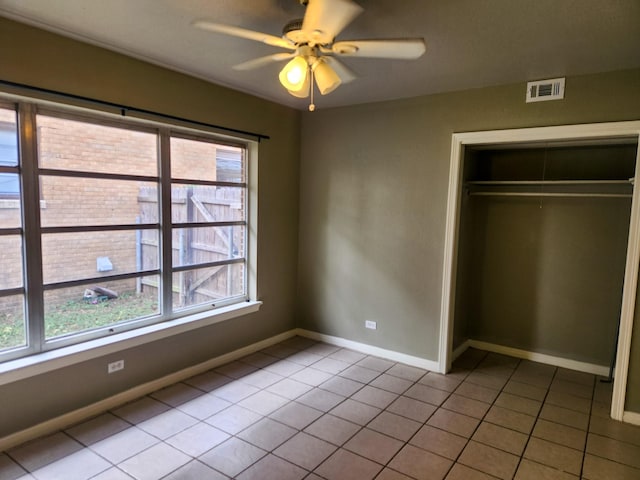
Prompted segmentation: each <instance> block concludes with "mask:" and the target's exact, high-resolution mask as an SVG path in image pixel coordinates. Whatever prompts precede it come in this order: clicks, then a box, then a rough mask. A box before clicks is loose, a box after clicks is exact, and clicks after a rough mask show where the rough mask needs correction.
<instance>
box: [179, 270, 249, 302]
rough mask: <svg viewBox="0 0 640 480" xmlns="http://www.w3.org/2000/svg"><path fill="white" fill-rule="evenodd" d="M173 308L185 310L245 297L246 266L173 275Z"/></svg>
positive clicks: (189, 271)
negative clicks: (231, 298) (226, 299)
mask: <svg viewBox="0 0 640 480" xmlns="http://www.w3.org/2000/svg"><path fill="white" fill-rule="evenodd" d="M173 292H174V293H173V307H174V308H185V307H193V306H195V305H201V304H205V303H211V304H215V303H216V302H217V301H219V300H222V299H225V298H229V297H235V296H242V295H245V293H246V292H245V279H244V264H243V263H235V264H233V265H223V266H219V267H213V268H199V269H194V270H188V271H186V272H178V273H174V274H173Z"/></svg>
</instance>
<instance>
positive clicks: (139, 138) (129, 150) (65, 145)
mask: <svg viewBox="0 0 640 480" xmlns="http://www.w3.org/2000/svg"><path fill="white" fill-rule="evenodd" d="M37 122H38V144H39V145H38V146H39V156H40V158H39V164H40V167H41V168H51V169H57V170H74V171H82V172H100V173H118V174H134V175H151V176H157V175H158V155H157V137H156V135H155V134H153V133H146V132H138V131H135V130H129V129H125V128H118V127H111V126H105V125H96V124H92V123H86V122H82V121H77V120H68V119H63V118H57V117H49V116H46V115H38V117H37Z"/></svg>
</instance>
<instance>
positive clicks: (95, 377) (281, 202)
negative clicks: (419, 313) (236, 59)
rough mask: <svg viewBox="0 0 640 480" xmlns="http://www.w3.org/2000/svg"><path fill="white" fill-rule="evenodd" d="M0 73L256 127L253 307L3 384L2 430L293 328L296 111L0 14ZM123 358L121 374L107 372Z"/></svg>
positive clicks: (0, 394)
mask: <svg viewBox="0 0 640 480" xmlns="http://www.w3.org/2000/svg"><path fill="white" fill-rule="evenodd" d="M0 78H1V79H3V80H9V81H13V82H19V83H23V84H28V85H34V86H38V87H43V88H48V89H53V90H59V91H62V92H68V93H72V94H76V95H82V96H86V97H91V98H97V99H101V100H105V101H110V102H115V103H122V104H126V105H131V106H135V107H138V108H142V109H148V110H154V111H158V112H162V113H165V114H170V115H175V116H179V117H185V118H189V119H193V120H199V121H203V122H209V123H213V124H218V125H224V126H227V127H232V128H236V129H242V130H249V131H255V132H260V133H263V134H266V135H269V136H270V137H271V139H270V140H267V141H263V142H262V143H261V144H260V147H259V164H260V166H259V184H260V186H259V220H258V231H259V240H258V258H259V259H258V266H257V268H258V297H259V298H260V299H261V300H263V301H264V305H263V306H262V308H261V310H260V311H259V312H258V313H255V314H252V315H250V316H246V317H243V318H238V319H235V320H231V321H228V322H224V323H220V324H216V325H213V326H210V327H207V328H202V329H199V330H196V331H193V332H190V333H185V334H182V335H178V336H176V337H173V338H168V339H166V340H162V341H158V342H154V343H150V344H147V345H144V346H142V347H138V348H135V349H132V350H128V351H125V352H122V353H119V354H117V356H113V357H108V358H98V359H95V360H92V361H88V362H85V363H82V364H78V365H75V366H71V367H68V368H64V369H60V370H57V371H53V372H50V373H47V374H44V375H40V376H37V377H33V378H29V379H26V380H22V381H19V382H15V383H12V384H8V385H5V386H1V387H0V402H1V404H2V415H1V416H0V437H2V436H3V435H6V434H8V433H11V432H15V431H18V430H20V429H23V428H26V427H29V426H31V425H34V424H37V423H39V422H41V421H44V420H46V419H49V418H51V417H54V416H57V415H60V414H62V413H65V412H68V411H70V410H73V409H76V408H79V407H81V406H84V405H87V404H90V403H92V402H95V401H97V400H100V399H102V398H105V397H108V396H110V395H114V394H116V393H118V392H121V391H124V390H126V389H129V388H131V387H134V386H136V385H138V384H140V383H144V382H147V381H150V380H153V379H155V378H158V377H160V376H163V375H166V374H168V373H171V372H174V371H177V370H179V369H182V368H184V367H187V366H190V365H193V364H196V363H199V362H202V361H205V360H207V359H210V358H212V357H215V356H216V355H219V354H223V353H226V352H229V351H232V350H234V349H236V348H239V347H242V346H245V345H248V344H250V343H253V342H256V341H259V340H262V339H265V338H268V337H270V336H273V335H276V334H278V333H281V332H283V331H287V330H289V329H291V328H293V327H294V326H295V325H294V295H295V290H296V269H297V265H296V257H297V241H298V238H297V231H298V191H299V189H298V165H299V162H298V159H299V155H300V138H299V130H300V118H299V117H300V115H299V113H298V112H297V111H294V110H292V109H289V108H286V107H282V106H279V105H276V104H274V103H270V102H266V101H264V100H260V99H258V98H255V97H252V96H249V95H245V94H242V93H239V92H235V91H232V90H229V89H226V88H222V87H218V86H215V85H212V84H209V83H207V82H204V81H200V80H196V79H194V78H190V77H187V76H185V75H181V74H178V73H175V72H171V71H169V70H165V69H162V68H158V67H155V66H152V65H149V64H146V63H144V62H140V61H137V60H133V59H131V58H127V57H125V56H122V55H118V54H115V53H112V52H109V51H106V50H103V49H100V48H96V47H93V46H89V45H86V44H82V43H78V42H75V41H72V40H68V39H64V38H62V37H59V36H56V35H52V34H50V33H46V32H44V31H41V30H37V29H33V28H30V27H26V26H23V25H20V24H18V23H14V22H11V21H8V20H5V19H2V18H0ZM119 358H123V359H124V360H125V365H126V366H127V367H126V369H125V370H124V371H123V372H122V374H118V375H110V376H107V375H106V373H105V372H106V364H107V362H109V361H113V360H115V359H119Z"/></svg>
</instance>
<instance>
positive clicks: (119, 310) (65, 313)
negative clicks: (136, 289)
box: [0, 293, 158, 350]
mask: <svg viewBox="0 0 640 480" xmlns="http://www.w3.org/2000/svg"><path fill="white" fill-rule="evenodd" d="M157 308H158V307H157V299H156V298H155V297H148V296H145V295H136V294H135V293H124V294H122V295H120V296H119V297H118V298H114V299H112V300H105V301H102V302H97V303H91V302H86V301H84V300H77V301H76V300H72V301H68V302H66V303H63V304H60V305H56V306H52V307H51V308H50V309H49V310H48V311H47V312H46V313H45V334H46V337H47V338H52V337H57V336H60V335H65V334H68V333H73V332H80V331H83V330H89V329H92V328H97V327H104V326H107V325H112V324H114V323H119V322H122V321H126V320H132V319H134V318H138V317H144V316H146V315H152V314H154V313H157ZM24 343H25V337H24V323H23V319H22V317H21V316H20V317H18V316H17V315H15V314H10V313H8V314H0V350H1V349H5V348H12V347H16V346H20V345H24Z"/></svg>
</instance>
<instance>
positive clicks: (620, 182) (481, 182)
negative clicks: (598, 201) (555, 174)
mask: <svg viewBox="0 0 640 480" xmlns="http://www.w3.org/2000/svg"><path fill="white" fill-rule="evenodd" d="M466 183H467V184H468V185H486V186H509V185H514V186H517V185H633V178H630V179H628V180H471V181H468V182H466Z"/></svg>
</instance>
